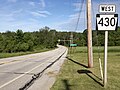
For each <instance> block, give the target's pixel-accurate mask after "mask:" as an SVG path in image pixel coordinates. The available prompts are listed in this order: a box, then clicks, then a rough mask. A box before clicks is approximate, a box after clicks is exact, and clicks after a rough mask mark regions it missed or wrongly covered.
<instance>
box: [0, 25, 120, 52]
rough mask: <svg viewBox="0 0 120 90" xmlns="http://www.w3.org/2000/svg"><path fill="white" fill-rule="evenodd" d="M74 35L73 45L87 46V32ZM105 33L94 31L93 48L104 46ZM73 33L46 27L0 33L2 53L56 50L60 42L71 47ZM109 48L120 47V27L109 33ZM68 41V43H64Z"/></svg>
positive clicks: (74, 33) (0, 49)
mask: <svg viewBox="0 0 120 90" xmlns="http://www.w3.org/2000/svg"><path fill="white" fill-rule="evenodd" d="M72 33H73V43H74V44H77V45H78V46H87V30H84V31H83V32H82V33H80V32H79V33H78V32H72ZM104 34H105V33H104V31H96V30H93V31H92V41H93V42H92V43H93V46H97V45H99V46H104V36H105V35H104ZM70 35H71V32H57V31H56V30H54V29H50V28H49V27H47V26H45V27H44V28H41V29H39V31H35V32H23V31H22V30H19V29H18V30H17V31H16V32H11V31H6V32H5V33H0V52H8V53H12V52H26V51H34V48H36V47H40V48H41V49H44V48H48V49H50V48H54V47H56V45H57V43H58V40H59V39H60V40H62V41H60V42H59V44H60V45H65V46H69V45H70V41H69V40H70ZM108 39H109V42H108V44H109V46H120V27H118V29H117V31H109V38H108ZM63 40H67V41H63Z"/></svg>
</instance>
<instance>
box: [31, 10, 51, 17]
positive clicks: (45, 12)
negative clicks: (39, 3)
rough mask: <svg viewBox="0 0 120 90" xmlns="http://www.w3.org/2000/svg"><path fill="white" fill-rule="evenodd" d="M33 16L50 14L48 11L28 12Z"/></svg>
mask: <svg viewBox="0 0 120 90" xmlns="http://www.w3.org/2000/svg"><path fill="white" fill-rule="evenodd" d="M30 13H31V14H32V15H33V16H39V17H47V16H48V15H51V13H50V12H48V11H37V12H33V11H32V12H30Z"/></svg>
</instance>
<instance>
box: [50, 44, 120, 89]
mask: <svg viewBox="0 0 120 90" xmlns="http://www.w3.org/2000/svg"><path fill="white" fill-rule="evenodd" d="M97 49H98V48H97V47H94V48H93V51H94V53H93V56H94V67H93V68H87V62H88V61H87V48H86V47H76V48H73V50H72V51H71V50H70V51H69V53H68V56H67V59H66V61H65V63H64V64H63V66H62V69H61V71H60V74H59V75H58V76H57V80H56V82H55V84H54V85H53V87H52V88H51V90H119V89H120V85H119V84H120V75H119V72H120V69H119V68H120V65H119V62H120V60H119V58H120V47H119V46H118V47H109V48H108V51H109V52H108V84H107V87H106V89H105V88H104V87H103V82H102V79H101V75H100V69H99V61H98V52H97ZM100 50H101V52H100V56H101V60H102V65H103V59H104V52H103V51H104V47H100Z"/></svg>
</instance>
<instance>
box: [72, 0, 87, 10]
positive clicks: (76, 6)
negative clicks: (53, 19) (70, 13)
mask: <svg viewBox="0 0 120 90" xmlns="http://www.w3.org/2000/svg"><path fill="white" fill-rule="evenodd" d="M73 6H74V7H75V9H74V10H75V11H80V8H81V9H82V8H83V7H86V3H85V2H84V0H83V2H76V3H73Z"/></svg>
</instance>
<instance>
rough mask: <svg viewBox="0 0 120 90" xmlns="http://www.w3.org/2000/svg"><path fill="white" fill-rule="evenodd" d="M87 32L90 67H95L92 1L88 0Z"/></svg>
mask: <svg viewBox="0 0 120 90" xmlns="http://www.w3.org/2000/svg"><path fill="white" fill-rule="evenodd" d="M87 30H88V35H87V36H88V44H87V45H88V67H89V68H92V67H93V51H92V30H91V0H87Z"/></svg>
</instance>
